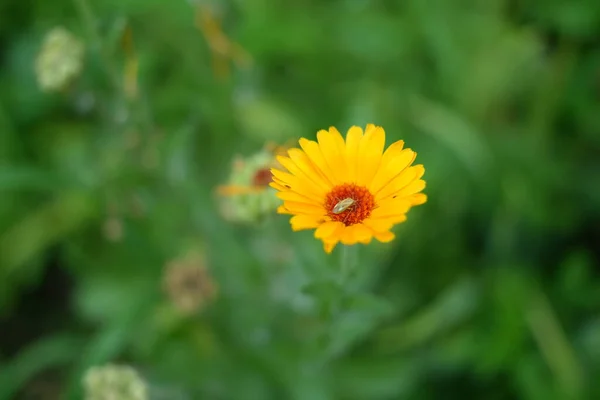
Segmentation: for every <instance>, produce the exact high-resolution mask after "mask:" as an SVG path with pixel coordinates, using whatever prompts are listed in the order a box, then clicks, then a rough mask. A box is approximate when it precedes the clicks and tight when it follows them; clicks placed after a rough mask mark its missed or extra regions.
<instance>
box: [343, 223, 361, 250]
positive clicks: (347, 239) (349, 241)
mask: <svg viewBox="0 0 600 400" xmlns="http://www.w3.org/2000/svg"><path fill="white" fill-rule="evenodd" d="M340 242H342V244H345V245H346V246H351V245H353V244H356V243H357V240H356V238H355V237H354V230H353V229H352V227H351V226H346V227H345V228H344V230H343V231H342V232H341V234H340Z"/></svg>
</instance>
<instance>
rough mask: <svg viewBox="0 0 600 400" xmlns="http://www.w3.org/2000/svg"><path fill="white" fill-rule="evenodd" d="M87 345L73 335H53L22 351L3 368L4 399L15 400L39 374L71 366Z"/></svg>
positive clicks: (0, 396)
mask: <svg viewBox="0 0 600 400" xmlns="http://www.w3.org/2000/svg"><path fill="white" fill-rule="evenodd" d="M82 345H83V342H82V341H81V340H80V339H79V338H77V337H75V336H73V335H69V334H61V335H55V336H49V337H46V338H44V339H41V340H40V341H38V342H35V343H33V344H32V345H30V346H29V347H27V348H26V349H24V350H23V351H21V352H20V353H19V354H18V355H17V356H16V357H15V358H14V359H13V360H11V361H10V362H9V363H8V364H7V365H6V366H4V367H3V368H2V369H0V399H11V398H13V396H15V394H16V393H17V392H18V391H19V390H20V389H21V388H22V387H23V386H24V385H25V384H26V383H27V382H28V381H29V380H31V378H33V377H34V376H35V375H36V374H39V373H40V372H43V371H44V370H47V369H49V368H53V367H62V366H64V365H65V364H69V363H71V362H72V361H73V360H74V359H75V358H76V357H77V356H78V354H79V353H80V351H81V348H82Z"/></svg>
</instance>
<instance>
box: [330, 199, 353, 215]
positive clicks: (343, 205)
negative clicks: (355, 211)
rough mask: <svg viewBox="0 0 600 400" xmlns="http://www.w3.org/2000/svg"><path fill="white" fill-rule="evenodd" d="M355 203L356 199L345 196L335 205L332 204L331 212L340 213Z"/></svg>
mask: <svg viewBox="0 0 600 400" xmlns="http://www.w3.org/2000/svg"><path fill="white" fill-rule="evenodd" d="M354 203H356V200H354V199H352V198H350V197H347V198H345V199H343V200H340V201H339V202H338V203H337V204H336V205H335V206H333V210H332V212H333V213H334V214H341V213H343V212H344V211H346V210H347V209H348V208H349V207H352V206H353V205H354Z"/></svg>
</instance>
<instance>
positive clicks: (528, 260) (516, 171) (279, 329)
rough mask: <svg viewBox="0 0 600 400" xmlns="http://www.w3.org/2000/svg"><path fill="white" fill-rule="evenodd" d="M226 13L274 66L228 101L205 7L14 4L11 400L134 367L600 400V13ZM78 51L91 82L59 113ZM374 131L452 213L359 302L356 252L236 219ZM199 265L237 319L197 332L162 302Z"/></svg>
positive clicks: (1, 30)
mask: <svg viewBox="0 0 600 400" xmlns="http://www.w3.org/2000/svg"><path fill="white" fill-rule="evenodd" d="M86 4H87V5H88V6H90V5H91V9H90V10H89V11H91V13H90V14H88V13H86V12H85V11H86V8H85V6H86ZM204 4H207V3H204ZM209 6H210V7H214V9H216V10H218V11H219V12H220V13H221V15H223V26H224V28H223V29H224V31H225V32H226V33H227V35H228V36H230V37H231V38H232V40H235V41H236V42H238V43H239V44H240V45H241V46H242V47H243V48H244V49H245V50H246V51H247V52H248V53H249V54H250V55H251V57H252V59H253V63H252V64H251V66H250V67H248V68H243V67H242V68H238V67H235V66H234V67H232V68H231V70H230V73H229V74H228V75H227V76H226V77H224V78H219V77H217V76H215V71H214V70H213V68H212V61H211V60H212V57H213V55H212V54H211V51H210V49H209V46H208V45H207V41H206V39H205V38H204V36H203V35H202V33H201V32H200V31H199V30H198V28H197V27H195V26H194V8H193V6H192V4H191V3H189V2H185V1H180V0H170V1H158V0H150V1H149V0H144V1H142V0H127V1H125V0H96V1H89V4H88V3H87V2H86V0H75V1H73V2H71V1H69V0H52V1H33V0H21V1H7V0H4V1H3V2H1V3H0V398H2V399H4V398H6V399H9V398H15V396H21V397H20V398H24V399H27V398H32V397H31V394H30V393H32V390H34V389H35V388H38V389H37V390H39V386H40V385H43V387H44V388H46V389H44V390H45V391H46V392H45V393H46V394H45V396H47V397H45V398H48V399H55V398H65V399H77V398H80V396H81V388H82V386H81V376H82V374H83V373H84V371H85V370H86V369H88V368H89V367H90V366H91V365H101V364H104V363H106V362H109V361H113V362H122V363H128V364H131V365H133V366H134V367H136V368H137V369H138V370H139V371H140V372H141V373H142V375H143V376H144V378H145V379H146V380H147V381H148V382H150V384H151V386H152V390H153V393H154V394H155V395H156V397H155V398H163V399H303V400H304V399H315V400H320V399H369V400H370V399H374V400H375V399H382V400H384V399H385V400H387V399H465V398H478V399H479V398H481V399H492V400H494V399H540V400H542V399H543V400H546V399H559V400H562V399H597V398H600V383H599V379H598V378H599V377H600V275H599V273H600V269H599V261H598V258H599V256H600V207H599V206H600V184H599V183H600V41H599V37H600V36H599V35H600V5H599V3H598V2H597V1H595V0H547V1H545V2H540V1H538V2H536V1H532V0H522V1H516V0H515V1H508V0H504V1H503V0H461V1H458V0H456V1H449V0H405V1H392V0H388V1H383V0H380V1H366V0H363V1H361V0H346V1H342V0H330V1H325V0H321V1H317V0H301V1H285V0H234V1H233V0H232V1H223V2H217V1H215V2H214V4H209ZM57 25H63V26H65V27H66V28H68V29H69V30H70V31H72V32H73V33H74V34H75V35H77V36H78V37H80V38H81V40H83V41H85V45H86V56H85V64H84V69H83V70H82V73H81V75H80V76H79V78H78V79H77V80H75V81H74V82H73V84H72V85H71V86H69V87H68V88H66V89H65V90H64V91H62V92H60V93H43V92H42V91H41V90H40V89H39V88H38V86H37V82H36V77H35V70H34V65H35V59H36V56H37V52H38V51H39V49H40V46H41V44H42V41H43V38H44V35H45V34H46V33H47V32H48V31H49V30H50V29H52V28H53V27H54V26H57ZM125 26H129V27H130V28H131V29H132V32H133V37H134V45H135V50H136V53H137V54H138V56H139V61H140V70H139V87H140V96H139V97H138V98H137V99H136V100H133V101H132V100H128V99H126V98H125V97H124V94H123V91H122V88H121V87H120V79H121V74H122V67H123V63H124V60H125V59H126V54H125V53H124V51H123V49H122V47H121V45H120V37H121V35H122V33H123V29H124V27H125ZM115 79H116V80H115ZM370 122H372V123H375V124H378V125H381V126H383V127H384V128H385V130H386V132H387V138H388V144H389V143H391V142H392V141H395V140H399V139H403V140H405V142H406V143H407V146H409V147H411V148H412V149H414V150H415V151H417V153H418V157H417V162H418V163H422V164H424V165H425V168H426V173H425V177H424V179H426V181H427V189H426V190H425V192H426V193H427V194H428V196H429V201H428V202H427V203H426V204H425V205H423V206H420V207H417V208H415V209H413V210H411V212H410V213H409V218H408V221H407V222H406V223H404V224H402V225H400V226H398V227H397V228H395V233H396V234H397V240H395V241H394V242H392V243H391V244H388V245H382V244H378V243H374V244H372V245H370V246H368V247H364V246H359V247H357V248H356V249H355V250H357V252H356V253H355V254H354V255H353V257H355V258H354V261H355V266H354V272H355V274H354V275H352V276H351V279H350V281H351V282H349V283H348V285H347V286H345V287H344V288H343V290H342V291H341V292H340V290H339V287H337V286H336V285H335V284H333V283H331V282H330V281H331V280H332V279H334V278H335V276H336V274H337V271H338V269H339V261H340V254H339V253H340V251H339V249H336V251H335V252H334V253H333V254H332V255H331V256H327V255H325V254H324V253H323V251H322V245H321V243H320V242H318V241H316V240H314V239H313V238H312V236H311V232H300V233H293V232H291V231H290V229H289V224H288V220H287V218H286V217H285V216H274V217H273V218H269V219H267V220H266V221H265V222H264V223H262V224H260V225H257V226H238V225H235V224H231V223H229V222H225V221H224V220H223V219H222V218H221V217H220V215H219V213H218V202H219V199H218V198H217V197H215V195H214V188H215V186H216V185H218V184H220V183H222V182H224V181H225V180H226V179H227V177H228V175H229V172H230V163H231V160H232V158H233V156H234V155H235V154H243V155H250V154H252V153H254V152H256V151H258V150H259V149H260V148H262V147H263V145H264V143H265V142H266V141H274V142H279V143H283V142H285V141H286V140H288V139H293V140H295V139H297V138H298V137H300V136H304V137H307V138H309V139H314V137H315V133H316V131H317V130H318V129H321V128H327V127H328V126H330V125H335V126H337V127H338V128H339V129H340V130H341V131H345V130H346V129H347V128H349V127H350V126H351V125H355V124H356V125H362V126H364V125H365V124H366V123H370ZM136 137H138V138H139V142H138V143H137V144H134V145H132V144H131V143H132V138H134V139H135V138H136ZM136 209H137V210H138V211H139V210H140V209H141V215H140V214H139V212H138V213H135V212H134V211H135V210H136ZM110 218H116V219H117V220H119V221H120V222H121V223H122V226H123V237H122V238H121V239H120V240H117V241H111V240H109V239H108V238H107V236H106V231H105V226H106V221H107V220H109V219H110ZM198 243H200V244H201V245H202V246H205V247H206V248H208V249H209V251H208V255H207V256H208V259H209V268H210V270H211V272H212V274H213V275H214V277H215V281H216V282H217V283H218V285H219V288H220V291H219V296H218V298H217V299H216V301H215V302H214V303H213V304H212V306H210V307H208V308H206V309H205V310H204V312H202V313H200V314H199V315H198V316H197V317H192V318H182V317H178V316H177V315H175V314H174V313H173V311H172V309H170V308H169V307H168V305H167V303H168V299H167V298H166V297H165V296H164V294H163V293H162V292H161V279H162V278H161V277H162V273H163V268H164V266H165V264H166V263H168V262H169V261H170V260H173V259H175V258H177V257H179V256H180V255H181V254H182V253H184V252H185V251H186V249H188V248H189V247H190V246H192V247H193V246H196V245H198ZM307 285H309V286H308V287H309V289H312V290H308V291H307ZM336 299H337V300H339V299H342V300H344V303H343V307H344V312H343V313H341V314H330V313H329V311H328V304H329V302H330V301H334V302H335V301H337V300H336ZM28 393H29V394H28ZM28 396H29V397H28ZM161 396H162V397H161Z"/></svg>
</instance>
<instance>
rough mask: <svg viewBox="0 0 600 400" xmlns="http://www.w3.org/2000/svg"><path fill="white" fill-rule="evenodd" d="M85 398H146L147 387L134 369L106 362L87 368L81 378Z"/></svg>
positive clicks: (142, 399) (101, 399)
mask: <svg viewBox="0 0 600 400" xmlns="http://www.w3.org/2000/svg"><path fill="white" fill-rule="evenodd" d="M83 384H84V387H85V393H86V396H85V398H86V399H87V400H105V399H122V400H146V399H148V388H147V386H146V383H145V382H144V380H143V379H142V377H141V376H140V375H139V374H138V373H137V371H136V370H134V369H133V368H131V367H129V366H127V365H115V364H107V365H103V366H95V367H92V368H90V369H88V370H87V371H86V373H85V376H84V378H83Z"/></svg>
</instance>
